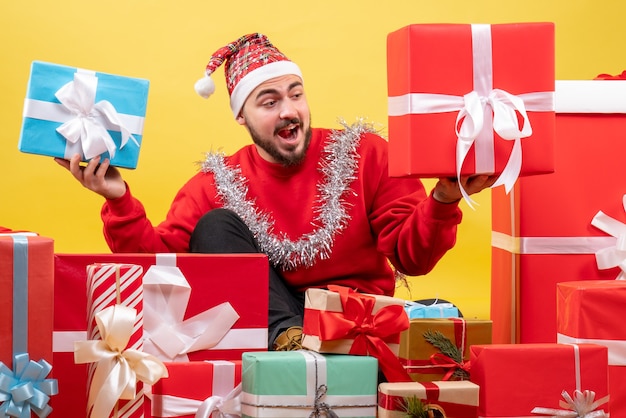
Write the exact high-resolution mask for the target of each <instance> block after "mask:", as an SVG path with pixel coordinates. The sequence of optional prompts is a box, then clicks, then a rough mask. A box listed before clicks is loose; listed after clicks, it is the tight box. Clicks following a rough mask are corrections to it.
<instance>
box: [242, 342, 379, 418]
mask: <svg viewBox="0 0 626 418" xmlns="http://www.w3.org/2000/svg"><path fill="white" fill-rule="evenodd" d="M241 384H242V394H241V412H242V414H241V416H242V418H245V417H264V418H270V417H271V418H277V417H290V418H298V417H303V418H308V417H309V416H324V415H325V416H328V417H332V416H337V417H353V418H357V417H364V418H365V417H367V418H375V417H376V409H377V393H378V360H377V359H376V358H375V357H371V356H352V355H347V354H319V353H316V352H314V351H309V350H297V351H268V352H250V353H244V354H243V357H242V376H241Z"/></svg>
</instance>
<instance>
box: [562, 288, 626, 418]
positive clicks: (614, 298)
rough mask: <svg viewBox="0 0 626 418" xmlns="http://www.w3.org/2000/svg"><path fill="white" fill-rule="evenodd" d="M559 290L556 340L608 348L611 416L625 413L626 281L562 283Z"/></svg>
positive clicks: (625, 414)
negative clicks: (625, 323)
mask: <svg viewBox="0 0 626 418" xmlns="http://www.w3.org/2000/svg"><path fill="white" fill-rule="evenodd" d="M556 293H557V301H556V308H557V321H556V322H557V332H558V334H557V341H558V342H562V343H592V344H600V345H604V346H607V347H608V350H609V393H610V395H611V399H610V400H609V407H610V408H611V415H612V416H614V417H621V416H626V327H624V317H626V282H625V281H623V280H584V281H572V282H563V283H559V284H558V285H557V292H556Z"/></svg>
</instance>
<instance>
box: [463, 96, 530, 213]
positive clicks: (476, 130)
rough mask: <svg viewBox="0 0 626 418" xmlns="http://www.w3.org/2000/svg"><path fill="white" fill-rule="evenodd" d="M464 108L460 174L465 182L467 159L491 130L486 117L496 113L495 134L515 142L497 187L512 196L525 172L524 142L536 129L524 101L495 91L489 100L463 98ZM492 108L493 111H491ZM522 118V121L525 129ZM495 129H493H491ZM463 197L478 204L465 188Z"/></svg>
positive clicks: (494, 117)
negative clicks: (514, 188)
mask: <svg viewBox="0 0 626 418" xmlns="http://www.w3.org/2000/svg"><path fill="white" fill-rule="evenodd" d="M463 101H464V106H463V108H462V109H461V110H460V111H459V113H458V115H457V119H456V134H457V145H456V174H457V178H459V179H460V178H461V169H462V167H463V163H464V162H465V159H466V158H467V155H468V153H469V151H470V148H471V147H472V145H473V144H474V143H475V142H476V140H477V138H478V137H479V135H481V134H482V133H483V130H484V129H486V128H487V126H486V125H485V123H484V121H485V115H486V114H487V113H489V114H491V112H493V125H492V126H493V130H494V131H495V132H496V133H497V134H498V135H499V136H500V137H501V138H502V139H504V140H508V141H514V143H513V149H512V151H511V155H510V156H509V159H508V160H507V163H506V166H505V168H504V170H503V171H502V173H501V174H500V176H499V177H498V179H497V180H496V182H495V183H494V185H493V186H492V187H497V186H500V185H504V186H505V189H506V192H507V193H509V192H510V191H511V189H512V188H513V186H514V185H515V182H516V181H517V178H518V177H519V173H520V171H521V168H522V145H521V139H522V138H526V137H529V136H531V135H532V128H531V126H530V121H529V118H528V114H527V112H526V106H525V104H524V100H523V99H522V98H520V97H518V96H514V95H512V94H511V93H508V92H507V91H505V90H502V89H492V90H491V92H490V93H489V95H488V96H486V97H482V96H480V95H479V94H478V93H477V92H476V91H471V92H470V93H468V94H466V95H465V96H463ZM489 108H491V109H489ZM518 115H519V116H520V117H521V118H522V126H521V129H520V126H519V125H520V123H519V120H518ZM492 126H489V128H491V127H492ZM461 194H462V195H463V198H464V199H465V200H466V201H467V203H468V204H469V205H470V207H472V203H475V202H474V201H473V200H472V199H471V198H470V197H469V195H468V194H467V192H466V191H465V189H464V188H463V187H461Z"/></svg>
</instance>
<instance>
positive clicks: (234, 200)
mask: <svg viewBox="0 0 626 418" xmlns="http://www.w3.org/2000/svg"><path fill="white" fill-rule="evenodd" d="M341 124H342V125H343V127H344V129H342V130H333V131H331V134H330V136H329V139H328V143H327V145H326V146H325V147H324V150H323V153H322V158H321V159H320V162H319V167H318V169H319V170H320V172H321V173H322V174H323V176H322V178H323V180H322V181H321V182H320V183H319V184H318V185H317V189H318V193H319V194H318V196H317V199H316V204H315V207H314V208H313V213H314V214H315V218H314V219H313V221H312V224H313V226H314V230H313V231H312V232H309V233H307V234H304V235H302V236H301V237H300V238H298V239H297V240H295V241H292V240H291V239H289V238H288V237H287V235H286V234H285V233H284V232H275V231H274V219H273V218H272V216H271V214H269V213H265V212H263V211H262V210H261V209H259V208H257V207H256V205H255V202H254V201H253V200H251V199H249V198H248V196H247V195H248V186H247V182H248V180H247V179H246V178H245V177H244V176H243V175H242V174H241V169H240V168H239V167H231V166H228V165H227V164H226V162H225V158H224V154H223V153H213V152H211V153H208V154H207V155H206V159H205V161H204V162H203V163H202V171H204V172H211V173H213V176H214V178H215V186H216V189H217V193H218V196H219V197H220V198H221V199H222V201H223V203H224V208H226V209H230V210H232V211H233V212H235V213H236V214H237V215H239V217H241V219H242V220H243V221H244V222H245V223H246V225H247V226H248V228H249V229H250V231H251V232H252V233H253V234H254V236H255V238H256V240H257V242H258V244H259V247H260V248H261V251H262V252H263V253H265V254H267V256H268V258H269V260H270V262H271V263H272V264H273V265H275V266H277V267H279V268H281V269H283V270H294V269H297V268H300V267H311V266H313V265H314V264H315V262H316V261H317V260H320V259H322V260H323V259H327V258H328V257H330V254H331V253H332V247H333V244H334V240H335V236H336V235H337V234H339V233H341V232H342V231H343V230H344V229H345V227H346V226H347V224H348V221H349V220H350V215H349V213H348V207H347V206H348V205H347V204H346V201H345V196H346V194H347V193H349V192H350V185H351V184H352V182H353V181H354V180H355V179H356V172H357V169H358V160H359V154H358V152H357V149H358V147H359V144H360V140H361V135H363V134H364V133H366V132H375V131H374V129H373V127H372V126H371V124H367V123H364V122H363V121H358V122H356V123H354V124H352V125H348V124H346V123H345V122H343V121H341Z"/></svg>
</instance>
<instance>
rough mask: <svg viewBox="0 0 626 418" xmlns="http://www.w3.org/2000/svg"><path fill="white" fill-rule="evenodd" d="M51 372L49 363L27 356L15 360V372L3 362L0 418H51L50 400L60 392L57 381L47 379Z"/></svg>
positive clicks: (0, 385) (19, 356)
mask: <svg viewBox="0 0 626 418" xmlns="http://www.w3.org/2000/svg"><path fill="white" fill-rule="evenodd" d="M51 370H52V366H51V365H50V363H48V362H47V361H46V360H44V359H41V360H39V361H38V362H35V361H32V360H30V359H29V356H28V354H27V353H22V354H17V355H15V356H14V357H13V371H11V369H9V368H8V367H7V366H5V365H4V364H3V363H2V362H0V417H14V418H22V417H27V418H29V417H30V416H31V412H33V413H35V414H36V415H37V416H38V417H40V418H45V417H47V416H48V415H49V414H50V412H52V408H51V407H50V406H49V405H48V402H49V401H50V396H53V395H56V394H57V393H58V392H59V390H58V385H57V380H56V379H46V377H47V376H48V375H49V374H50V371H51Z"/></svg>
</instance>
